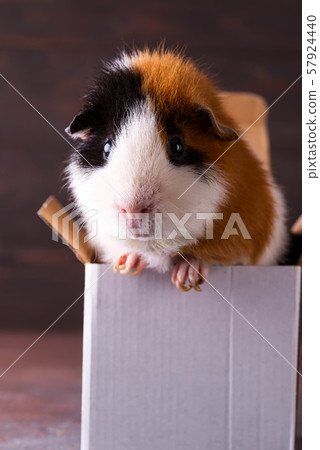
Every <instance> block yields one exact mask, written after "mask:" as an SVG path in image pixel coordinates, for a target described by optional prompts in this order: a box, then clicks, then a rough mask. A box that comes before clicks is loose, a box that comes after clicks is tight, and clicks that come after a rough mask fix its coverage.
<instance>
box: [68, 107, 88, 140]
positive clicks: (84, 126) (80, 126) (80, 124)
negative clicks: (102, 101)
mask: <svg viewBox="0 0 320 450" xmlns="http://www.w3.org/2000/svg"><path fill="white" fill-rule="evenodd" d="M92 119H93V118H92V114H91V113H90V112H89V111H82V112H80V113H79V114H77V115H76V116H74V118H73V120H72V122H71V123H70V125H69V126H68V127H67V128H66V129H65V130H64V131H65V132H66V133H67V134H68V135H69V136H71V137H72V138H73V139H77V138H80V139H82V140H85V139H87V138H88V136H89V135H90V131H91V129H92V123H93V122H92Z"/></svg>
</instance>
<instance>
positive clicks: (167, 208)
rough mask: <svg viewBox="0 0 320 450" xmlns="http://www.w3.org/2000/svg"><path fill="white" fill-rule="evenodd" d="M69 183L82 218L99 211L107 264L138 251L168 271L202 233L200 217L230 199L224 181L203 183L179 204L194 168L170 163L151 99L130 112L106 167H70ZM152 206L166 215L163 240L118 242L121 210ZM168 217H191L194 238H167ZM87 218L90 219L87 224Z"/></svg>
mask: <svg viewBox="0 0 320 450" xmlns="http://www.w3.org/2000/svg"><path fill="white" fill-rule="evenodd" d="M68 178H69V185H70V187H71V189H72V192H73V194H74V196H75V199H76V202H77V205H78V207H79V209H80V210H81V211H82V212H83V214H84V217H85V218H86V217H87V215H88V216H89V211H90V210H95V211H97V212H98V213H97V214H96V215H95V216H94V220H97V234H96V236H95V238H94V239H93V243H94V245H96V246H97V248H98V252H99V255H100V257H101V258H102V260H103V262H113V261H114V260H115V259H116V258H118V257H119V256H120V255H122V254H124V253H132V252H136V253H139V254H141V255H142V256H143V258H144V259H145V261H146V262H147V263H148V265H149V267H154V268H156V269H158V270H166V269H168V268H169V266H170V263H171V258H172V256H173V255H174V254H176V252H177V251H178V250H179V249H180V248H181V247H182V246H184V245H188V244H191V243H192V242H196V241H197V239H199V238H200V237H202V236H203V234H204V226H205V224H204V221H203V220H197V218H196V213H198V212H200V213H207V212H218V211H219V209H220V208H219V205H221V204H222V203H223V202H224V200H225V197H226V188H225V185H224V184H223V182H217V181H213V180H212V181H211V182H210V183H204V182H201V181H199V182H198V183H195V185H194V186H193V187H192V189H190V190H189V191H188V192H187V193H186V194H185V195H183V196H182V197H181V198H180V199H179V200H178V197H179V195H180V194H181V193H182V192H184V190H186V189H187V188H188V187H189V186H190V184H191V183H193V181H194V180H195V179H196V178H197V175H196V174H195V173H193V172H192V170H191V168H188V167H186V166H181V167H176V166H174V165H173V164H171V163H170V161H169V160H168V158H167V155H166V148H165V146H164V143H163V140H162V139H161V136H160V131H159V129H158V123H157V118H156V115H155V112H154V110H153V108H152V106H151V104H150V102H149V101H146V102H145V103H141V104H140V105H138V106H137V107H135V108H134V109H133V110H132V111H130V114H129V117H128V120H127V121H126V123H125V124H124V125H123V126H122V128H121V130H120V132H119V134H118V136H117V138H116V141H115V142H114V146H113V150H112V152H111V155H110V158H109V161H108V164H107V165H105V166H104V167H102V168H97V169H94V170H92V169H82V168H81V167H79V166H78V165H77V164H76V163H71V164H70V166H69V168H68ZM137 203H138V204H140V203H142V204H149V203H152V204H153V207H154V210H155V211H156V212H159V213H162V214H163V216H162V217H163V227H162V235H163V239H160V240H159V239H148V240H137V239H119V230H118V223H119V207H121V208H124V209H126V210H129V209H130V207H134V205H136V204H137ZM167 213H174V214H175V215H176V216H177V217H178V218H179V219H180V218H181V217H182V216H183V215H184V214H185V213H192V217H191V218H190V219H189V220H188V221H187V223H186V225H185V227H186V229H187V230H188V232H189V233H190V235H191V236H192V238H193V240H186V239H185V237H183V236H182V235H181V234H179V233H178V235H177V236H176V237H175V238H174V239H167V238H168V236H169V235H170V233H171V232H172V230H174V229H175V226H174V224H173V222H172V220H171V219H170V218H169V217H168V215H167ZM89 220H90V219H89V217H88V221H89Z"/></svg>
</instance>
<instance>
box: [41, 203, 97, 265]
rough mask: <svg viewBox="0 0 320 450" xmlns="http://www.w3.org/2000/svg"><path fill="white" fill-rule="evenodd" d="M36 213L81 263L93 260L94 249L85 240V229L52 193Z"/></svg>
mask: <svg viewBox="0 0 320 450" xmlns="http://www.w3.org/2000/svg"><path fill="white" fill-rule="evenodd" d="M37 214H38V216H39V217H40V218H41V219H42V220H43V221H44V222H45V223H46V224H47V225H49V227H51V228H52V229H53V230H54V231H55V232H56V233H57V234H58V235H59V236H60V237H61V238H62V239H63V240H64V241H65V242H66V243H67V244H68V246H69V247H70V248H71V250H72V251H73V252H74V253H75V255H76V256H77V258H78V259H79V260H80V261H81V262H82V263H83V264H85V263H89V262H93V261H94V258H95V255H94V251H93V249H92V248H91V247H90V246H89V245H88V244H87V243H86V242H85V231H84V230H83V229H82V228H80V227H79V225H78V224H77V222H76V221H75V220H74V219H73V218H72V217H71V216H70V214H69V213H68V212H67V211H66V210H65V208H64V207H63V206H62V205H61V203H60V202H59V201H58V200H57V199H56V198H55V197H54V196H53V195H51V196H50V197H48V198H47V200H46V201H45V202H44V203H43V205H42V206H41V208H40V209H39V211H38V212H37Z"/></svg>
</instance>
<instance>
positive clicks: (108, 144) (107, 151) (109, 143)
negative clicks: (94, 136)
mask: <svg viewBox="0 0 320 450" xmlns="http://www.w3.org/2000/svg"><path fill="white" fill-rule="evenodd" d="M111 148H112V141H111V139H108V140H107V142H106V143H105V144H104V148H103V151H104V157H105V158H106V159H108V157H109V155H110V152H111Z"/></svg>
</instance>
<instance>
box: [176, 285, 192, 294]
mask: <svg viewBox="0 0 320 450" xmlns="http://www.w3.org/2000/svg"><path fill="white" fill-rule="evenodd" d="M191 288H192V286H191V284H188V286H186V285H185V284H184V283H180V284H179V289H180V291H182V292H188V291H190V289H191Z"/></svg>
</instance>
